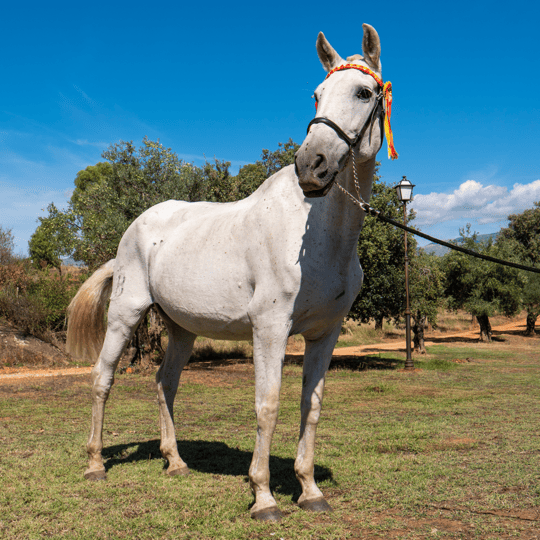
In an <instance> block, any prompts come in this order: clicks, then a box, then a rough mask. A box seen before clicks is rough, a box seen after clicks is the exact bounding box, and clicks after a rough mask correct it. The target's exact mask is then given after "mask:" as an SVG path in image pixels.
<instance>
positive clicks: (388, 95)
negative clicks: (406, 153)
mask: <svg viewBox="0 0 540 540" xmlns="http://www.w3.org/2000/svg"><path fill="white" fill-rule="evenodd" d="M383 98H384V110H385V112H386V114H385V116H384V134H385V135H386V143H387V145H388V158H389V159H397V158H398V153H397V152H396V149H395V147H394V135H393V133H392V126H391V125H390V117H391V116H392V83H391V82H390V81H387V82H386V83H384V87H383Z"/></svg>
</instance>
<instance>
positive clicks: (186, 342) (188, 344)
mask: <svg viewBox="0 0 540 540" xmlns="http://www.w3.org/2000/svg"><path fill="white" fill-rule="evenodd" d="M160 314H161V316H162V318H163V319H164V320H165V324H166V326H167V332H168V335H169V344H168V345H167V351H166V353H165V358H164V359H163V362H162V363H161V366H160V368H159V370H158V372H157V374H156V383H157V392H158V403H159V423H160V428H161V444H160V450H161V455H162V456H163V457H164V458H165V459H166V460H167V462H168V468H167V474H168V475H169V476H177V475H187V474H189V468H188V466H187V465H186V463H185V462H184V461H183V460H182V458H181V457H180V454H179V453H178V445H177V443H176V433H175V429H174V419H173V418H174V416H173V405H174V398H175V396H176V391H177V390H178V382H179V380H180V374H181V373H182V370H183V369H184V366H185V365H186V364H187V362H188V360H189V357H190V356H191V351H192V349H193V343H194V342H195V338H196V337H197V336H196V335H195V334H192V333H191V332H188V331H187V330H185V329H183V328H181V327H180V326H178V325H177V324H176V323H174V322H173V321H171V320H170V319H169V318H168V317H167V316H166V315H165V314H164V313H163V312H162V311H161V310H160Z"/></svg>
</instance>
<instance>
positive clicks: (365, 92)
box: [356, 88, 373, 101]
mask: <svg viewBox="0 0 540 540" xmlns="http://www.w3.org/2000/svg"><path fill="white" fill-rule="evenodd" d="M356 95H357V96H358V97H359V98H360V99H363V100H366V101H367V100H369V99H371V96H372V95H373V94H372V92H371V90H369V88H362V89H361V90H360V91H359V92H358V94H356Z"/></svg>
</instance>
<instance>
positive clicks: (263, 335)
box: [249, 321, 290, 521]
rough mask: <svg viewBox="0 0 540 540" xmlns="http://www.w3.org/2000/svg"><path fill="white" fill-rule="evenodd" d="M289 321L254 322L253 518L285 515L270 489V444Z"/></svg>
mask: <svg viewBox="0 0 540 540" xmlns="http://www.w3.org/2000/svg"><path fill="white" fill-rule="evenodd" d="M289 329H290V324H286V323H285V324H277V323H276V322H275V321H271V322H270V321H268V322H267V323H266V324H265V323H261V322H260V321H259V324H257V325H254V328H253V360H254V364H255V413H256V415H257V438H256V442H255V449H254V451H253V459H252V461H251V466H250V468H249V483H250V486H251V490H252V492H253V495H254V497H255V504H254V505H253V507H252V508H251V517H252V518H254V519H259V520H263V521H279V520H280V519H281V518H282V517H283V514H282V513H281V512H280V511H279V509H278V507H277V503H276V500H275V499H274V497H273V496H272V493H271V492H270V468H269V461H270V446H271V444H272V436H273V434H274V430H275V428H276V423H277V417H278V411H279V393H280V389H281V375H282V366H283V358H284V356H285V348H286V346H287V337H288V334H289Z"/></svg>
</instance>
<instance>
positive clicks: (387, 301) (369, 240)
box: [348, 165, 416, 328]
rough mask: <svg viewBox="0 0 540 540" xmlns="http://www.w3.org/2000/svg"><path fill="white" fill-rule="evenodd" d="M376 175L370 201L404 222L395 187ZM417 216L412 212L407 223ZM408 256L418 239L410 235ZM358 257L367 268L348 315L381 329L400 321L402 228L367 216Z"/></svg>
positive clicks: (414, 249) (402, 260) (414, 251)
mask: <svg viewBox="0 0 540 540" xmlns="http://www.w3.org/2000/svg"><path fill="white" fill-rule="evenodd" d="M377 170H378V165H377V169H376V171H375V174H374V178H373V190H372V196H371V201H370V204H371V206H372V207H374V208H376V209H377V210H379V211H380V212H381V213H383V214H384V215H385V216H387V217H389V218H392V219H394V220H396V221H399V222H402V221H403V205H402V203H400V202H399V200H398V198H397V194H396V190H395V189H394V188H393V187H392V186H389V185H388V184H386V183H385V182H383V181H382V180H381V178H380V177H379V176H378V174H377ZM414 217H415V214H414V212H413V211H409V212H408V215H407V222H408V223H410V222H411V221H412V220H413V219H414ZM407 240H408V255H409V260H410V261H411V262H412V260H414V257H415V253H416V240H415V239H414V237H413V236H412V235H410V234H409V235H408V237H407ZM358 257H359V258H360V264H361V265H362V269H363V271H364V283H363V285H362V289H361V291H360V294H359V295H358V296H357V298H356V300H355V301H354V303H353V305H352V307H351V310H350V311H349V314H348V318H349V319H353V320H356V321H361V322H363V323H367V322H368V321H369V320H374V321H375V327H376V328H382V326H383V321H384V319H394V320H398V319H399V318H400V317H401V315H402V314H403V311H404V309H405V246H404V241H403V231H402V230H401V229H398V228H397V227H392V226H391V225H389V224H387V223H384V222H382V221H379V220H377V219H376V218H375V217H373V216H366V219H365V221H364V227H363V229H362V232H361V233H360V238H359V240H358Z"/></svg>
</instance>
